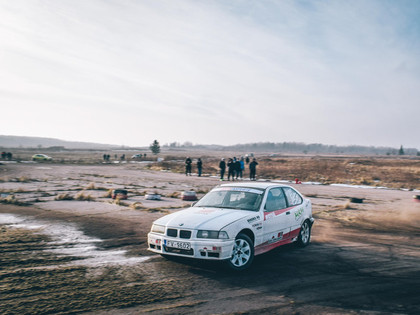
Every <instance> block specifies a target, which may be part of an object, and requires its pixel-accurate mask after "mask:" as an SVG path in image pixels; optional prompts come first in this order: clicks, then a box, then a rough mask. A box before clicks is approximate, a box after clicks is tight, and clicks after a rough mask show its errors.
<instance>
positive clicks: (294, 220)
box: [283, 187, 304, 237]
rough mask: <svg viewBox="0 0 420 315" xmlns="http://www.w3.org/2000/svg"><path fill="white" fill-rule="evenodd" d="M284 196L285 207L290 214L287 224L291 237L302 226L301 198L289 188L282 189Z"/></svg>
mask: <svg viewBox="0 0 420 315" xmlns="http://www.w3.org/2000/svg"><path fill="white" fill-rule="evenodd" d="M283 191H284V194H285V196H286V200H287V206H288V209H289V212H290V217H289V219H290V220H289V224H290V228H291V231H292V232H293V233H292V237H293V236H294V234H296V233H295V232H296V231H298V229H299V228H300V226H301V225H302V223H303V222H302V218H303V211H304V209H303V198H302V196H301V195H300V194H299V193H298V192H297V191H296V190H294V189H293V188H291V187H283Z"/></svg>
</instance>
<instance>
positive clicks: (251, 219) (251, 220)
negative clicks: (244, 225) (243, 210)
mask: <svg viewBox="0 0 420 315" xmlns="http://www.w3.org/2000/svg"><path fill="white" fill-rule="evenodd" d="M259 219H260V216H259V215H257V216H256V217H252V218H250V219H248V220H247V221H248V223H249V224H251V223H252V222H255V221H257V220H259Z"/></svg>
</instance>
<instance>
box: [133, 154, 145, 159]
mask: <svg viewBox="0 0 420 315" xmlns="http://www.w3.org/2000/svg"><path fill="white" fill-rule="evenodd" d="M142 157H143V154H134V155H132V156H131V159H132V160H140V159H141V158H142Z"/></svg>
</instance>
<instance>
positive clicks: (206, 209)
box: [195, 208, 217, 214]
mask: <svg viewBox="0 0 420 315" xmlns="http://www.w3.org/2000/svg"><path fill="white" fill-rule="evenodd" d="M216 211H217V209H209V208H203V209H199V210H197V211H195V213H199V214H210V213H213V212H216Z"/></svg>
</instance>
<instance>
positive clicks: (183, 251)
mask: <svg viewBox="0 0 420 315" xmlns="http://www.w3.org/2000/svg"><path fill="white" fill-rule="evenodd" d="M163 248H164V249H165V252H167V253H176V254H182V255H189V256H193V255H194V250H193V249H192V248H191V249H180V248H174V247H166V246H165V245H164V246H163Z"/></svg>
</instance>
